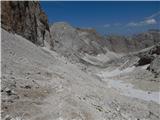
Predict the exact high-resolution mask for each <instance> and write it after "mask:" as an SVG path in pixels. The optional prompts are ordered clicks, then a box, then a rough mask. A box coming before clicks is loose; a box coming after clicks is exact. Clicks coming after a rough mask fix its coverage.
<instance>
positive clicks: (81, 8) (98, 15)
mask: <svg viewBox="0 0 160 120" xmlns="http://www.w3.org/2000/svg"><path fill="white" fill-rule="evenodd" d="M40 3H41V7H42V9H43V10H44V11H45V12H46V14H47V15H48V19H49V22H50V23H54V22H60V21H65V22H68V23H69V24H71V25H73V26H75V27H82V28H95V29H96V30H97V31H98V32H99V33H101V34H134V33H137V32H143V31H146V30H147V29H151V28H158V27H160V2H158V1H157V2H156V1H154V2H153V1H150V2H145V1H142V2H137V1H133V2H131V1H128V2H127V1H125V2H116V1H103V2H102V1H101V2H98V1H94V2H93V1H92V2H87V1H80V2H78V1H70V2H62V1H59V2H56V1H41V2H40Z"/></svg>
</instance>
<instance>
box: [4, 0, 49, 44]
mask: <svg viewBox="0 0 160 120" xmlns="http://www.w3.org/2000/svg"><path fill="white" fill-rule="evenodd" d="M1 8H2V9H1V23H2V28H4V29H6V30H7V31H10V32H15V33H17V34H19V35H21V36H23V37H25V38H27V39H28V40H30V41H31V42H33V43H35V44H37V45H41V46H44V40H45V36H46V35H47V34H49V25H48V19H47V16H46V15H45V13H44V12H43V11H42V9H41V7H40V4H39V2H37V1H2V2H1Z"/></svg>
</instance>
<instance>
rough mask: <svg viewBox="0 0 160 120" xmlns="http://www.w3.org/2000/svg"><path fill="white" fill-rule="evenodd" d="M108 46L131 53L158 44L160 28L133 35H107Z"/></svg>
mask: <svg viewBox="0 0 160 120" xmlns="http://www.w3.org/2000/svg"><path fill="white" fill-rule="evenodd" d="M106 41H107V44H106V46H107V47H108V48H109V49H110V50H111V51H114V52H117V53H129V52H134V51H138V50H142V49H144V48H147V47H150V46H153V45H156V44H157V43H158V42H160V31H159V30H148V31H147V32H144V33H139V34H136V35H133V36H131V37H126V36H117V35H111V36H107V37H106Z"/></svg>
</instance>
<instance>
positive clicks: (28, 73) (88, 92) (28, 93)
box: [1, 30, 160, 120]
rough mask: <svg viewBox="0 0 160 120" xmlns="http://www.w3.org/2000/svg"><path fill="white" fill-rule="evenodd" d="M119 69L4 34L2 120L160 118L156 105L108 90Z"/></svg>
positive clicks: (139, 119) (127, 119)
mask: <svg viewBox="0 0 160 120" xmlns="http://www.w3.org/2000/svg"><path fill="white" fill-rule="evenodd" d="M109 68H110V69H109ZM116 68H117V67H116V66H114V67H113V66H112V67H108V68H107V69H106V68H105V69H104V68H103V69H102V68H97V67H86V66H85V65H83V64H73V63H71V62H69V61H68V60H67V59H66V58H65V57H62V56H60V55H59V54H57V53H56V52H54V51H50V50H48V49H47V48H41V47H37V46H36V45H34V44H32V43H30V42H29V41H27V40H26V39H24V38H22V37H20V36H18V35H13V34H11V33H8V32H6V31H4V30H2V83H1V84H2V89H1V94H2V111H1V114H2V119H3V120H159V119H160V111H159V109H160V105H159V104H158V103H157V102H156V101H149V100H144V99H142V98H137V97H135V96H127V95H126V94H122V93H121V92H122V91H121V90H117V89H116V88H115V87H114V86H108V85H109V81H107V80H108V79H109V80H112V79H114V80H116V79H117V78H118V77H117V75H119V73H118V74H117V75H113V74H112V75H113V76H112V75H111V76H109V75H108V74H111V73H110V72H111V71H112V70H113V71H114V70H115V69H116ZM108 70H109V72H108ZM133 71H136V70H135V69H134V70H133ZM130 72H132V71H130ZM102 73H105V75H106V76H105V77H104V76H103V78H102V76H100V77H99V76H98V75H99V74H102ZM124 73H125V74H127V75H126V76H128V75H129V74H128V73H126V72H124ZM130 74H131V73H130ZM107 75H108V76H107ZM123 76H124V75H122V77H121V76H120V77H119V78H121V79H122V78H123ZM125 78H126V77H125ZM130 78H133V77H131V76H129V79H128V80H130ZM124 82H126V81H125V80H124ZM152 82H154V81H152ZM142 85H143V84H142ZM151 85H152V87H154V85H155V84H151ZM121 89H122V88H121ZM137 89H140V88H139V87H137ZM155 91H159V90H157V89H156V90H155Z"/></svg>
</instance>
